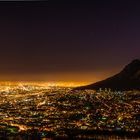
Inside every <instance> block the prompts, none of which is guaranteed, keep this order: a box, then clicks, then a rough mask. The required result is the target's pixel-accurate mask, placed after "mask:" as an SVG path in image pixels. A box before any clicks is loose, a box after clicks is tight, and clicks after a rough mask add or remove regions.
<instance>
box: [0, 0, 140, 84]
mask: <svg viewBox="0 0 140 140" xmlns="http://www.w3.org/2000/svg"><path fill="white" fill-rule="evenodd" d="M139 7H140V4H139V3H138V2H134V1H131V2H130V1H129V0H128V1H127V2H122V0H117V1H114V0H112V1H107V0H106V1H105V0H104V1H101V0H92V1H91V0H89V1H88V0H80V1H79V2H78V1H76V0H75V1H70V0H65V1H62V0H60V1H59V0H58V1H57V2H56V1H52V0H50V1H46V2H45V1H42V2H40V1H38V2H37V1H35V2H5V3H4V2H3V3H2V2H1V3H0V80H56V81H58V80H66V81H68V80H70V81H90V82H91V81H93V82H94V81H97V80H101V79H103V78H105V77H107V76H109V75H112V74H114V73H117V72H118V71H120V70H121V69H122V68H123V67H124V65H126V64H128V63H129V62H130V61H132V60H133V59H135V58H140V8H139Z"/></svg>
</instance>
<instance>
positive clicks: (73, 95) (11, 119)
mask: <svg viewBox="0 0 140 140" xmlns="http://www.w3.org/2000/svg"><path fill="white" fill-rule="evenodd" d="M48 87H49V88H48ZM0 98H1V100H0V119H1V122H0V130H1V132H2V131H4V132H5V131H6V132H8V133H9V132H10V133H28V134H30V133H33V132H34V131H33V130H36V131H37V133H38V134H39V135H40V136H42V137H45V136H47V135H48V134H50V133H51V134H52V135H55V136H67V135H68V134H67V132H66V131H65V130H66V129H69V130H74V129H76V130H77V129H78V130H101V131H102V130H107V131H114V130H115V131H118V130H123V131H131V132H137V131H139V130H140V125H139V124H140V119H139V112H140V92H139V91H128V92H118V91H116V92H113V91H111V90H99V91H94V90H72V88H70V87H69V88H65V87H58V86H44V85H43V86H41V85H40V84H38V85H37V84H32V85H31V84H30V85H27V84H21V83H20V84H17V85H15V84H14V85H12V84H11V85H8V86H6V85H2V86H0Z"/></svg>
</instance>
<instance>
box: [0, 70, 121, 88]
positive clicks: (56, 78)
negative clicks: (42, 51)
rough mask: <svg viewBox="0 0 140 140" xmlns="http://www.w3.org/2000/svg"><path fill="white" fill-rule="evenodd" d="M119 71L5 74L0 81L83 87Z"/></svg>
mask: <svg viewBox="0 0 140 140" xmlns="http://www.w3.org/2000/svg"><path fill="white" fill-rule="evenodd" d="M118 71H119V70H116V69H115V70H112V71H109V70H104V71H95V72H63V73H50V74H3V75H0V81H15V82H16V81H19V82H21V81H23V82H32V81H33V82H39V83H51V84H54V85H60V86H62V85H65V86H82V85H87V84H90V83H95V82H97V81H100V80H103V79H105V78H107V77H109V76H111V75H114V74H115V73H117V72H118Z"/></svg>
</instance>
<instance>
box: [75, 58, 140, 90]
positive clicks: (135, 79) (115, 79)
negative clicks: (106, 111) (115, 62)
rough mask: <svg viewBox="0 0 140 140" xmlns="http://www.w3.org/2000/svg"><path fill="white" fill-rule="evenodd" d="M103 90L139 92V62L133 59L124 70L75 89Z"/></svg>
mask: <svg viewBox="0 0 140 140" xmlns="http://www.w3.org/2000/svg"><path fill="white" fill-rule="evenodd" d="M99 88H102V89H105V88H110V89H112V90H134V89H135V90H140V60H139V59H135V60H133V61H132V62H131V63H130V64H128V65H127V66H125V67H124V69H123V70H122V71H121V72H120V73H118V74H116V75H114V76H112V77H109V78H107V79H105V80H102V81H99V82H96V83H94V84H90V85H87V86H82V87H77V88H76V89H95V90H97V89H99Z"/></svg>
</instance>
